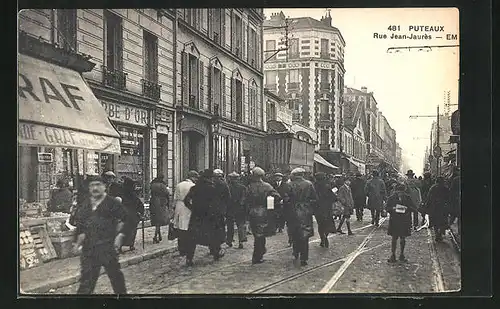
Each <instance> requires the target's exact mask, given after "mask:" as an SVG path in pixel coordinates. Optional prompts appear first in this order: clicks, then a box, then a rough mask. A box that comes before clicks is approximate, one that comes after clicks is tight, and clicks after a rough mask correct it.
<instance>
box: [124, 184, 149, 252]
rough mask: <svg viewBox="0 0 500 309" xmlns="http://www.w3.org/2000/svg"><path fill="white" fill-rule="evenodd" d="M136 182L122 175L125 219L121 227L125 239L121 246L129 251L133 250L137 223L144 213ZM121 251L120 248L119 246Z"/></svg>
mask: <svg viewBox="0 0 500 309" xmlns="http://www.w3.org/2000/svg"><path fill="white" fill-rule="evenodd" d="M136 187H137V182H135V181H134V180H132V179H131V178H129V177H124V182H123V192H122V205H123V207H124V208H125V211H126V212H127V220H126V221H125V226H124V228H123V233H124V234H125V239H124V240H123V246H127V247H129V249H130V251H134V250H135V237H136V235H137V225H138V224H139V222H141V219H142V216H143V215H144V203H143V202H142V201H141V200H140V199H139V197H137V189H136ZM120 252H121V248H120Z"/></svg>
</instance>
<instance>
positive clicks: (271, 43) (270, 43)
mask: <svg viewBox="0 0 500 309" xmlns="http://www.w3.org/2000/svg"><path fill="white" fill-rule="evenodd" d="M265 51H266V60H268V61H269V60H273V61H274V60H276V54H275V53H276V41H275V40H266V50H265ZM271 56H272V57H271ZM269 57H271V58H269ZM268 58H269V59H268Z"/></svg>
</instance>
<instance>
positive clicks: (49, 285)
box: [21, 246, 177, 294]
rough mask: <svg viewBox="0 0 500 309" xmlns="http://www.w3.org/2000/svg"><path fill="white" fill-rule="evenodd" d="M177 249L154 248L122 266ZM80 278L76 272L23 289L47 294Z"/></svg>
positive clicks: (125, 261) (27, 292)
mask: <svg viewBox="0 0 500 309" xmlns="http://www.w3.org/2000/svg"><path fill="white" fill-rule="evenodd" d="M176 251H177V246H173V247H169V248H159V249H156V250H152V251H150V252H146V253H143V254H141V255H138V256H130V257H126V258H124V259H120V267H121V268H122V269H124V268H126V267H128V266H131V265H135V264H139V263H141V262H143V261H147V260H151V259H154V258H158V257H160V256H162V255H166V254H170V253H173V252H176ZM104 273H105V271H104V269H101V273H100V274H99V276H101V275H103V274H104ZM79 279H80V273H76V274H73V275H70V276H67V277H63V278H59V279H56V280H53V281H49V282H44V283H43V284H41V285H39V286H35V287H32V288H29V289H21V293H22V294H46V293H49V292H50V290H56V289H60V288H63V287H66V286H68V285H72V284H75V283H78V280H79Z"/></svg>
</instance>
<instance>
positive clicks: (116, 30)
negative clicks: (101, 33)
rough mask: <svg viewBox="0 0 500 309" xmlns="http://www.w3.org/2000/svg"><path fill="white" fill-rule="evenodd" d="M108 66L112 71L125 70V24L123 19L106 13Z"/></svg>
mask: <svg viewBox="0 0 500 309" xmlns="http://www.w3.org/2000/svg"><path fill="white" fill-rule="evenodd" d="M104 16H105V17H104V18H105V23H106V66H107V68H108V69H109V70H112V71H121V70H123V24H122V19H121V18H120V17H119V16H117V15H115V14H113V13H110V12H109V11H105V15H104Z"/></svg>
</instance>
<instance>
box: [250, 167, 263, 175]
mask: <svg viewBox="0 0 500 309" xmlns="http://www.w3.org/2000/svg"><path fill="white" fill-rule="evenodd" d="M265 174H266V172H264V170H263V169H262V168H260V167H258V166H256V167H254V168H253V169H252V175H254V176H258V177H263V176H264V175H265Z"/></svg>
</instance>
